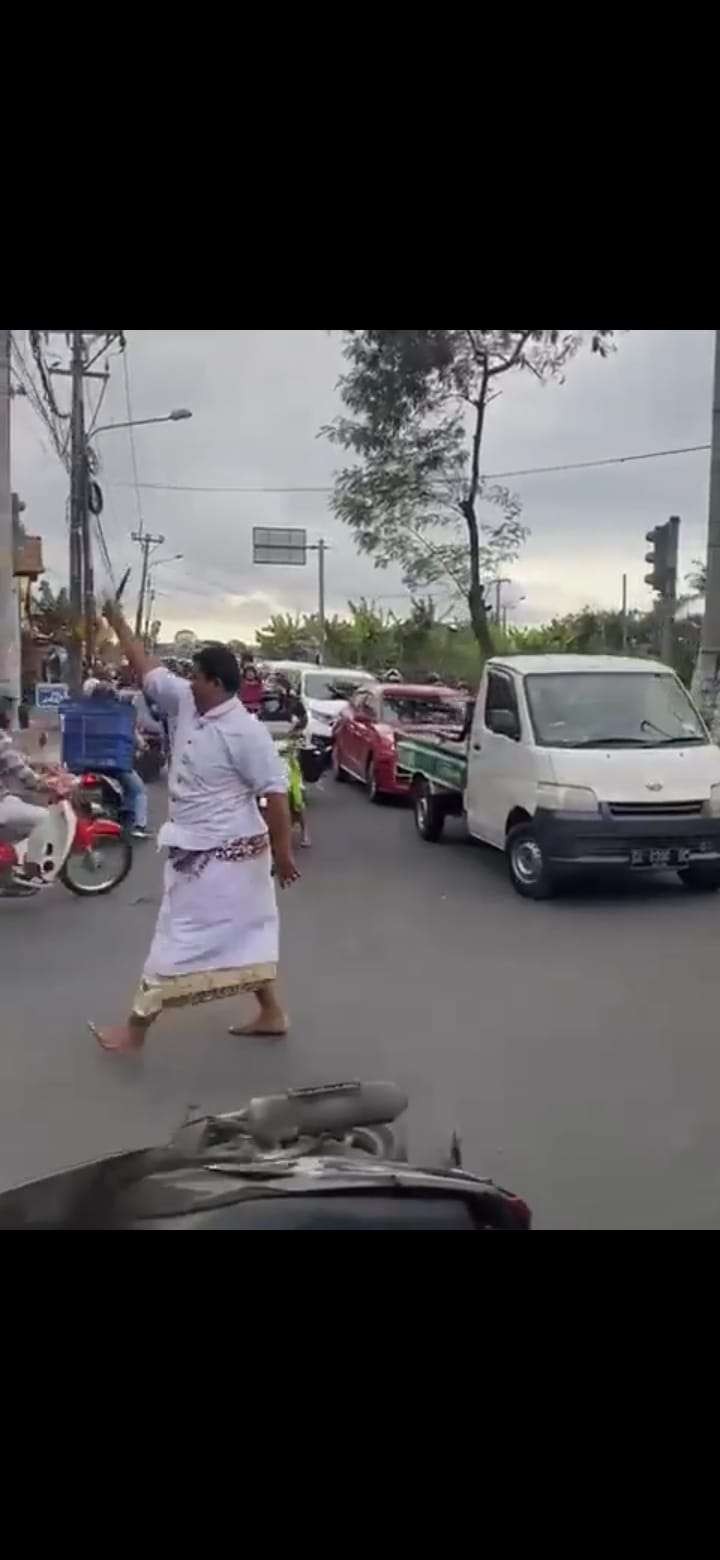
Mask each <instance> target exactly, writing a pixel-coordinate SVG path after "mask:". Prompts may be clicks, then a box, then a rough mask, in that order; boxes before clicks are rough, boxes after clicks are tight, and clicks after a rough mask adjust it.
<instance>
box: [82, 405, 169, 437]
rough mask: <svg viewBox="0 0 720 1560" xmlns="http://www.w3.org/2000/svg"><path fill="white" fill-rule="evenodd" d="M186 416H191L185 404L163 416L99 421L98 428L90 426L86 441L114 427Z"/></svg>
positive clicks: (129, 426)
mask: <svg viewBox="0 0 720 1560" xmlns="http://www.w3.org/2000/svg"><path fill="white" fill-rule="evenodd" d="M187 417H192V412H189V411H188V409H187V407H186V406H177V407H176V408H175V410H174V411H173V412H168V413H167V415H166V416H165V417H137V418H133V420H132V422H119V423H101V425H100V427H99V428H92V429H91V430H90V433H89V434H88V436H87V439H86V441H85V442H86V443H87V444H89V443H90V440H91V439H95V438H96V437H97V435H98V434H99V433H112V432H113V430H114V429H115V428H147V426H148V424H149V423H166V422H184V421H185V419H186V418H187Z"/></svg>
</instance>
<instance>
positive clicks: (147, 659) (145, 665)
mask: <svg viewBox="0 0 720 1560" xmlns="http://www.w3.org/2000/svg"><path fill="white" fill-rule="evenodd" d="M103 614H104V616H105V617H106V618H107V621H108V623H109V624H110V627H111V628H113V629H114V630H115V633H116V635H117V638H118V643H119V645H120V649H121V650H122V653H123V655H125V656H127V659H128V661H129V662H130V665H131V667H132V669H133V671H134V673H135V676H136V677H137V678H138V679H139V681H140V682H141V683H143V682H144V681H145V678H146V677H147V675H148V672H154V671H155V670H156V668H157V667H158V666H160V665H161V664H162V663H161V662H160V661H158V660H157V659H156V657H154V656H151V655H148V653H147V650H146V649H145V646H144V644H143V642H142V640H141V639H138V638H137V637H136V636H135V634H134V633H133V632H132V629H131V628H130V627H129V625H128V624H127V623H126V622H125V619H124V617H123V615H122V612H121V611H120V608H119V606H118V604H117V602H116V601H107V602H106V603H105V606H104V607H103Z"/></svg>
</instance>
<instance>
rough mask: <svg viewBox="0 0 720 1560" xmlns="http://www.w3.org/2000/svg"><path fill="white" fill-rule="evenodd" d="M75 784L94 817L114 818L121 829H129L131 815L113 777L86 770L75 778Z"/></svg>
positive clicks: (119, 787)
mask: <svg viewBox="0 0 720 1560" xmlns="http://www.w3.org/2000/svg"><path fill="white" fill-rule="evenodd" d="M77 783H78V786H79V788H80V790H81V792H82V795H83V799H84V801H85V803H86V805H87V807H88V808H89V809H90V811H91V813H92V814H93V816H94V817H96V818H99V817H105V818H114V819H115V821H116V823H119V824H121V825H122V827H123V828H128V827H129V825H130V823H131V821H132V814H131V811H130V809H129V808H128V806H127V803H126V801H125V793H124V791H123V788H122V786H121V784H120V781H119V780H116V779H115V777H114V776H113V775H106V774H100V773H99V772H96V771H94V770H87V771H86V773H85V774H82V775H78V776H77Z"/></svg>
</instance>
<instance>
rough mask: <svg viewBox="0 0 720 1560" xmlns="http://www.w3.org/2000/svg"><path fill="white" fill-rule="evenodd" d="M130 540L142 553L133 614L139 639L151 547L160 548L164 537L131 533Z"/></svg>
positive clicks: (146, 533) (145, 533)
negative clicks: (136, 602)
mask: <svg viewBox="0 0 720 1560" xmlns="http://www.w3.org/2000/svg"><path fill="white" fill-rule="evenodd" d="M132 539H133V541H134V542H137V543H138V544H139V547H140V550H141V552H142V573H141V575H140V592H139V595H138V604H137V612H136V613H135V634H136V637H137V638H138V639H139V638H140V636H141V634H142V631H143V616H144V613H145V596H146V593H147V580H148V566H149V562H150V549H151V547H162V544H163V542H164V541H165V537H164V536H151V535H150V533H149V531H133V533H132Z"/></svg>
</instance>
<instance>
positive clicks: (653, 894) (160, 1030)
mask: <svg viewBox="0 0 720 1560" xmlns="http://www.w3.org/2000/svg"><path fill="white" fill-rule="evenodd" d="M311 794H312V800H311V812H312V823H313V832H314V841H315V843H314V848H313V849H312V851H309V852H303V853H301V854H302V862H301V865H302V867H303V872H304V876H303V881H302V883H300V884H298V885H297V886H296V887H295V888H293V889H292V890H290V891H288V892H286V893H285V894H284V895H283V896H282V917H283V985H284V988H285V991H286V994H287V999H288V1002H289V1006H290V1009H291V1013H292V1018H293V1029H292V1034H291V1036H290V1038H289V1039H288V1040H287V1041H284V1042H281V1043H279V1044H278V1043H267V1042H263V1041H261V1040H251V1039H247V1040H237V1039H232V1038H231V1037H230V1036H228V1034H227V1032H226V1031H227V1025H228V1023H230V1022H232V1021H233V1020H234V1019H235V1018H236V1017H237V1016H242V1013H241V1012H239V1008H240V1006H241V1005H240V1004H236V1005H235V1006H234V1005H233V1004H227V1003H223V1004H221V1005H210V1006H206V1007H203V1008H196V1009H194V1010H190V1011H187V1012H184V1013H181V1012H178V1013H175V1014H172V1015H169V1016H167V1017H166V1018H165V1019H163V1020H161V1022H160V1023H159V1024H158V1026H157V1028H156V1029H155V1030H154V1031H153V1033H152V1036H151V1038H150V1040H149V1042H148V1045H147V1050H146V1054H145V1055H144V1056H143V1057H141V1058H140V1057H110V1056H106V1055H105V1054H103V1053H101V1052H100V1051H99V1050H98V1048H97V1047H96V1045H95V1043H94V1041H93V1040H92V1038H91V1036H90V1035H89V1034H88V1032H87V1031H86V1029H85V1020H86V1019H87V1018H92V1019H94V1020H96V1021H101V1020H105V1021H108V1020H110V1021H114V1020H116V1019H117V1018H119V1017H120V1016H122V1015H123V1014H124V1012H125V1011H126V1008H127V1004H128V1000H129V998H130V996H131V994H132V992H133V989H134V985H135V982H136V979H137V975H138V972H139V970H140V967H141V965H142V962H143V959H144V956H145V952H146V949H147V946H148V943H149V940H150V935H151V932H152V926H153V921H154V917H155V912H156V908H157V903H158V898H159V882H160V866H159V859H158V857H157V854H156V852H155V849H154V846H153V845H152V844H149V845H138V847H137V850H136V866H135V868H134V870H133V872H132V874H131V876H130V878H129V879H128V880H127V881H126V882H125V884H123V886H122V887H121V888H120V889H119V890H118V891H117V893H116V894H114V895H111V896H109V897H108V898H106V899H101V900H96V901H83V900H78V899H75V898H74V897H73V896H71V895H70V894H68V893H67V892H66V890H64V889H63V888H62V887H61V886H60V885H56V886H55V887H54V888H53V889H52V890H51V891H49V892H48V893H47V895H45V896H44V898H43V901H42V903H38V902H36V901H33V902H30V903H25V902H17V901H5V902H0V979H1V985H2V1034H3V1044H2V1048H0V1186H8V1185H11V1184H14V1183H17V1182H19V1181H22V1180H25V1179H27V1178H30V1177H32V1176H33V1175H36V1174H40V1173H42V1172H44V1171H49V1170H52V1169H54V1168H57V1167H59V1166H61V1165H65V1164H69V1163H74V1162H78V1161H80V1160H82V1159H84V1158H87V1157H91V1156H93V1155H95V1154H99V1153H102V1152H108V1151H110V1150H113V1149H121V1148H125V1147H139V1146H141V1145H143V1144H145V1143H148V1142H152V1141H157V1140H158V1139H161V1138H163V1137H164V1136H166V1135H167V1134H169V1132H170V1131H171V1130H172V1128H173V1127H174V1126H175V1125H176V1124H177V1123H179V1121H180V1120H181V1118H182V1117H183V1115H184V1113H185V1111H186V1109H187V1107H188V1106H189V1105H193V1106H199V1107H205V1108H208V1109H211V1110H220V1109H230V1108H234V1107H237V1106H238V1105H239V1104H240V1103H242V1102H243V1101H244V1100H245V1099H246V1098H247V1097H248V1096H250V1095H252V1094H257V1093H259V1092H263V1091H268V1090H273V1089H280V1088H283V1087H285V1086H286V1085H292V1084H300V1083H315V1082H319V1081H321V1080H328V1079H338V1078H350V1077H358V1076H365V1077H368V1078H372V1077H378V1078H382V1077H384V1078H390V1079H394V1080H395V1081H397V1082H398V1083H399V1084H401V1085H402V1086H403V1087H404V1088H405V1089H406V1090H407V1091H408V1092H409V1094H410V1098H411V1113H410V1141H411V1148H412V1150H413V1154H414V1156H415V1157H416V1158H417V1159H419V1160H421V1161H425V1162H428V1161H430V1160H432V1159H435V1160H436V1161H437V1159H438V1158H439V1157H440V1156H441V1155H442V1154H443V1153H444V1152H445V1150H446V1148H447V1145H448V1142H449V1139H450V1135H451V1132H452V1130H453V1129H457V1131H458V1132H459V1134H460V1136H461V1138H462V1141H463V1151H464V1157H465V1163H466V1165H467V1167H468V1168H470V1169H474V1170H479V1171H483V1172H486V1173H488V1174H490V1175H492V1176H493V1177H495V1179H497V1180H499V1181H501V1182H503V1183H504V1184H505V1185H507V1186H509V1187H511V1188H512V1189H513V1190H516V1191H518V1192H519V1193H521V1194H522V1195H523V1196H524V1197H525V1198H526V1199H527V1200H528V1201H529V1202H530V1204H531V1205H532V1207H533V1209H534V1212H535V1220H536V1225H537V1227H539V1228H575V1229H576V1228H608V1227H611V1228H622V1227H638V1226H640V1227H656V1228H666V1227H704V1226H713V1227H717V1226H718V1225H720V1037H719V1036H718V1032H717V1031H718V1021H717V1016H716V1015H717V1012H718V982H719V981H720V896H710V897H708V898H703V897H698V898H693V897H692V896H691V895H689V894H688V893H687V892H686V891H685V890H684V889H682V888H681V887H680V886H679V885H677V883H676V882H675V881H674V880H673V879H671V878H668V879H667V880H665V881H654V880H648V879H644V880H642V881H641V882H636V883H634V884H633V885H631V887H630V888H629V889H624V888H621V889H618V888H616V887H610V888H607V887H606V888H605V889H604V890H602V891H600V892H598V890H597V888H595V890H593V891H587V890H585V891H582V892H577V891H575V892H573V893H572V894H571V895H569V896H568V897H566V898H562V899H558V900H556V901H552V902H550V903H546V904H537V905H536V904H532V903H527V902H525V901H522V900H520V899H518V898H517V896H516V895H515V894H514V893H513V892H512V890H511V889H510V887H509V885H508V882H507V879H506V874H505V868H504V863H503V861H502V859H501V858H500V857H499V856H497V855H496V854H495V853H494V852H491V851H489V850H486V849H485V848H483V847H481V846H475V845H470V844H468V843H467V842H466V841H465V840H464V838H463V835H462V830H461V827H460V825H459V823H455V822H453V823H452V824H451V825H450V828H449V831H448V840H447V843H443V844H440V845H435V846H431V845H425V844H423V843H421V842H420V841H419V840H418V839H417V838H416V837H415V834H414V829H413V824H412V818H411V816H410V815H409V813H408V812H407V811H406V810H405V809H403V808H401V807H397V806H390V807H379V808H375V807H372V806H371V805H370V804H369V803H368V802H367V800H366V799H365V796H364V793H363V792H362V791H360V790H359V789H357V788H356V787H355V786H349V785H348V786H344V787H341V786H337V785H335V784H334V783H333V781H332V779H331V778H329V777H328V778H327V779H326V780H325V781H324V782H323V787H322V790H321V791H320V792H318V791H317V790H313V792H312V793H311ZM163 805H164V790H163V788H162V787H159V788H155V789H154V811H155V815H156V817H160V816H161V815H162V809H163ZM245 1006H248V1007H249V1001H248V1002H245Z"/></svg>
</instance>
